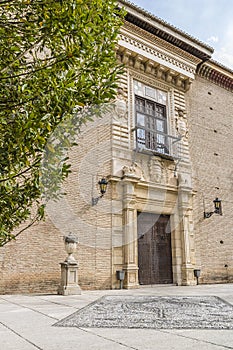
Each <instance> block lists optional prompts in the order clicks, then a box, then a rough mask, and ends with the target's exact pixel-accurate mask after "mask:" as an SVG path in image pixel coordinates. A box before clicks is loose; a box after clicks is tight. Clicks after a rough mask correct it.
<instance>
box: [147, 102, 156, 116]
mask: <svg viewBox="0 0 233 350" xmlns="http://www.w3.org/2000/svg"><path fill="white" fill-rule="evenodd" d="M145 112H146V113H147V114H150V115H154V103H153V102H149V101H146V111H145Z"/></svg>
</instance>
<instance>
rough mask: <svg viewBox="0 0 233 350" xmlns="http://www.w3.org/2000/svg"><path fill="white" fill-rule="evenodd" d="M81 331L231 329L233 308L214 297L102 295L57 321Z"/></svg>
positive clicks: (57, 324)
mask: <svg viewBox="0 0 233 350" xmlns="http://www.w3.org/2000/svg"><path fill="white" fill-rule="evenodd" d="M55 326H62V327H84V328H88V327H91V328H144V329H147V328H149V329H227V330H229V329H231V330H232V329H233V306H232V305H230V304H228V303H227V302H225V301H224V300H222V299H220V298H218V297H215V296H160V297H158V296H144V295H143V296H139V295H137V296H129V295H128V296H113V295H111V296H104V297H102V298H100V299H98V300H97V301H95V302H93V303H91V304H90V305H88V306H86V307H84V308H83V309H81V310H79V311H77V312H75V313H73V314H72V315H70V316H68V317H66V318H65V319H63V320H61V321H59V322H57V323H56V324H55Z"/></svg>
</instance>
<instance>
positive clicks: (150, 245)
mask: <svg viewBox="0 0 233 350" xmlns="http://www.w3.org/2000/svg"><path fill="white" fill-rule="evenodd" d="M137 224H138V267H139V283H140V284H144V285H146V284H167V283H172V282H173V279H172V252H171V226H170V216H169V215H157V214H151V213H140V212H138V218H137Z"/></svg>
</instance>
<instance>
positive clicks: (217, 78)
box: [197, 61, 233, 92]
mask: <svg viewBox="0 0 233 350" xmlns="http://www.w3.org/2000/svg"><path fill="white" fill-rule="evenodd" d="M197 74H198V75H199V76H201V77H202V78H205V79H207V80H209V81H211V82H213V83H214V84H217V85H219V86H221V87H222V88H224V89H226V90H229V91H231V92H233V73H232V72H231V71H230V70H227V69H225V68H224V67H223V66H221V65H219V64H218V63H217V62H214V61H209V62H206V63H203V64H201V65H200V66H199V67H198V70H197Z"/></svg>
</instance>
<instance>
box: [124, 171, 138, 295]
mask: <svg viewBox="0 0 233 350" xmlns="http://www.w3.org/2000/svg"><path fill="white" fill-rule="evenodd" d="M136 170H137V169H136V166H135V165H133V166H132V167H124V168H123V174H124V175H123V178H122V184H123V213H122V214H123V244H124V247H123V256H124V264H123V270H124V271H125V279H124V288H126V289H131V288H138V285H139V284H138V245H137V210H136V196H135V185H136V184H137V182H138V181H139V180H140V176H139V175H138V174H137V171H136Z"/></svg>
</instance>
